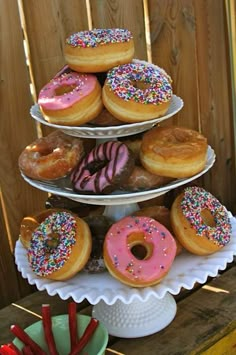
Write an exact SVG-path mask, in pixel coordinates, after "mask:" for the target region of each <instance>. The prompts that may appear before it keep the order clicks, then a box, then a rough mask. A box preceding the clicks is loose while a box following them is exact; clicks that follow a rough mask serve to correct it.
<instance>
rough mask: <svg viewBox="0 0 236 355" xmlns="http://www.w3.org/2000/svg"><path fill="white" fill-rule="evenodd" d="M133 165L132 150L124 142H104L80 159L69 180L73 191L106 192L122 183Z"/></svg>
mask: <svg viewBox="0 0 236 355" xmlns="http://www.w3.org/2000/svg"><path fill="white" fill-rule="evenodd" d="M133 167H134V159H133V156H132V152H130V151H129V149H128V148H127V147H126V145H125V144H123V143H121V142H118V141H110V142H105V143H101V144H99V145H98V146H97V147H96V148H94V149H92V150H91V152H90V153H89V154H88V155H87V156H86V157H85V158H84V159H82V160H81V161H80V163H79V164H78V165H77V167H76V168H75V169H74V170H73V172H72V174H71V182H72V185H73V188H74V190H75V191H79V192H84V193H94V194H107V193H110V192H112V191H114V190H115V189H117V188H119V186H120V185H122V183H123V181H124V180H125V179H126V178H127V177H128V176H129V175H130V173H131V171H132V169H133Z"/></svg>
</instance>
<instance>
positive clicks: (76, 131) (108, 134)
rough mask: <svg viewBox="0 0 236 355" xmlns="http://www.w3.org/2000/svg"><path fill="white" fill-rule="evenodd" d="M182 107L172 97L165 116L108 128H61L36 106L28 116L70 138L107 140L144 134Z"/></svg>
mask: <svg viewBox="0 0 236 355" xmlns="http://www.w3.org/2000/svg"><path fill="white" fill-rule="evenodd" d="M183 105H184V103H183V100H182V99H181V98H180V97H178V96H176V95H173V97H172V99H171V103H170V107H169V109H168V111H167V113H166V115H165V116H162V117H159V118H155V119H153V120H150V121H144V122H138V123H130V124H123V125H120V126H110V127H101V126H92V125H88V124H87V125H82V126H77V127H73V126H61V125H57V124H53V123H49V122H47V121H46V120H45V119H44V117H43V115H42V112H41V110H40V108H39V105H38V104H35V105H33V106H32V107H31V109H30V114H31V116H32V117H33V118H34V119H35V120H36V121H38V122H40V123H42V124H44V125H47V126H50V127H52V128H55V129H60V130H61V131H62V132H64V133H66V134H68V135H70V136H74V137H81V138H83V137H84V138H96V139H98V138H101V139H104V138H105V139H107V138H116V137H124V136H130V135H133V134H137V133H141V132H145V131H147V130H149V129H151V128H152V127H153V126H155V125H156V124H157V123H159V122H161V121H164V120H166V119H168V118H170V117H172V116H174V115H175V114H176V113H178V112H179V111H180V110H181V109H182V107H183Z"/></svg>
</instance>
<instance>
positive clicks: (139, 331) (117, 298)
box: [15, 95, 236, 338]
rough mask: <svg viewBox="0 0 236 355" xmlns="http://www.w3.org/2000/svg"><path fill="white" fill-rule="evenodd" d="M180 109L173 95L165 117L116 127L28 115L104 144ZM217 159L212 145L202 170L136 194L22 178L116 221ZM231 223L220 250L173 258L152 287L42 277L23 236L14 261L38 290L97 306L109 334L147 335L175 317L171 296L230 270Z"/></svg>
mask: <svg viewBox="0 0 236 355" xmlns="http://www.w3.org/2000/svg"><path fill="white" fill-rule="evenodd" d="M182 107H183V101H182V99H181V98H179V97H178V96H176V95H173V97H172V100H171V104H170V107H169V110H168V112H167V113H166V115H165V116H163V117H161V118H157V119H154V120H151V121H146V122H140V123H134V124H122V125H120V126H113V127H98V126H96V127H94V126H90V125H89V124H88V125H84V126H79V127H70V126H60V125H55V124H50V123H49V122H47V121H46V120H45V119H44V117H43V116H42V114H41V111H40V108H39V106H38V105H34V106H32V108H31V111H30V113H31V116H32V117H33V118H34V119H35V120H36V121H38V122H40V123H42V124H44V125H48V126H50V127H52V128H55V129H59V130H61V131H63V132H64V133H66V134H68V135H71V136H76V137H85V138H93V139H94V138H95V139H97V140H98V141H99V140H100V142H101V141H104V140H110V139H114V138H115V139H116V138H117V137H124V136H130V135H134V134H137V133H141V132H144V131H147V130H149V129H151V128H152V127H153V126H155V125H156V124H158V123H160V122H161V121H164V120H166V119H168V118H170V117H172V116H173V115H175V114H176V113H177V112H179V111H180V110H181V109H182ZM214 162H215V153H214V151H213V149H212V148H211V147H210V146H208V152H207V162H206V166H205V168H204V169H203V170H202V171H201V172H200V173H199V174H196V175H195V176H193V177H191V178H188V179H179V180H175V181H172V182H171V183H169V184H167V185H165V186H163V187H161V188H158V189H152V190H148V191H140V192H132V193H129V192H126V191H115V192H114V193H112V194H110V195H87V194H86V195H83V194H78V193H75V192H74V191H73V189H72V186H71V184H70V181H69V180H68V179H66V178H65V179H60V180H57V181H54V182H48V181H36V180H32V179H30V178H28V177H26V176H25V175H24V174H23V173H22V177H23V178H24V180H25V181H26V182H28V183H29V184H30V185H32V186H34V187H35V188H37V189H40V190H43V191H46V192H49V193H52V194H56V195H59V196H65V197H67V198H69V199H71V200H74V201H77V202H82V203H86V204H95V205H103V206H106V207H105V211H104V214H105V215H107V216H109V217H111V218H113V220H118V219H120V218H122V217H124V216H126V215H129V214H131V213H132V212H134V211H136V210H137V209H138V204H137V203H138V202H141V201H146V200H149V199H152V198H155V197H157V196H160V195H162V194H165V193H167V192H168V191H170V190H172V189H174V188H177V187H179V186H181V185H184V184H187V183H189V182H190V181H192V180H194V179H197V178H198V177H200V176H201V175H203V174H205V173H206V172H207V171H208V170H209V169H210V168H211V167H212V165H213V164H214ZM231 223H232V225H233V228H234V233H233V238H232V240H231V242H230V243H229V244H228V245H227V246H226V247H225V248H224V249H223V250H222V251H219V252H218V253H216V254H213V255H211V256H208V257H199V256H196V255H190V254H188V253H187V252H184V253H181V255H179V256H178V257H176V258H175V260H174V263H173V265H172V267H171V269H170V271H169V273H168V274H167V276H166V277H165V278H164V279H163V280H162V281H161V282H160V283H159V284H158V285H156V286H153V287H145V288H132V287H128V286H126V285H124V284H122V283H120V282H119V281H118V280H116V279H115V278H113V277H112V276H111V275H110V274H109V273H108V272H104V273H101V274H95V275H93V274H88V273H86V272H83V271H82V272H80V273H78V274H77V275H76V276H74V277H73V278H71V279H69V280H67V281H64V282H59V281H52V280H48V279H44V278H39V277H37V276H36V275H35V274H34V273H33V272H32V270H31V267H30V265H29V263H28V259H27V251H26V249H25V248H24V247H23V246H22V244H21V242H20V241H19V240H18V241H17V243H16V248H15V261H16V264H17V267H18V270H19V271H20V272H21V274H22V276H23V277H24V278H26V279H27V280H28V282H29V283H30V284H34V285H36V287H37V288H38V290H46V291H47V293H48V294H49V295H51V296H53V295H56V294H58V295H59V296H60V298H62V299H64V300H66V299H68V298H70V297H72V298H73V299H74V301H75V302H78V303H79V302H82V301H83V300H84V299H87V300H88V301H89V302H90V304H92V305H93V311H92V313H93V316H94V317H96V318H97V319H99V320H100V321H101V322H103V324H104V325H105V326H106V327H107V329H108V332H109V334H111V335H114V336H118V337H123V338H131V337H132V338H135V337H143V336H146V335H150V334H153V333H155V332H158V331H160V330H161V329H163V328H165V327H166V326H167V325H168V324H169V323H170V322H171V321H172V320H173V319H174V317H175V314H176V310H177V307H176V302H175V299H174V297H173V295H176V294H178V293H179V292H180V289H181V288H182V287H185V288H186V289H191V288H192V287H193V286H194V284H195V282H199V283H204V282H206V280H207V277H208V276H216V275H217V273H218V271H219V270H223V269H225V268H226V265H227V263H228V262H232V261H233V255H234V254H235V251H236V228H235V220H234V219H233V218H232V216H231Z"/></svg>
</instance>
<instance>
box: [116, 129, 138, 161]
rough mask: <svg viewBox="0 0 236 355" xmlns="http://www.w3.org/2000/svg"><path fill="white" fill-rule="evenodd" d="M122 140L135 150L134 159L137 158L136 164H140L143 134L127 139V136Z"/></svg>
mask: <svg viewBox="0 0 236 355" xmlns="http://www.w3.org/2000/svg"><path fill="white" fill-rule="evenodd" d="M120 140H121V142H122V143H124V144H125V145H127V147H128V148H129V149H130V150H131V152H133V155H134V159H135V164H136V165H140V158H139V155H140V149H141V144H142V136H140V134H137V135H134V136H131V137H130V138H128V139H127V137H125V138H120Z"/></svg>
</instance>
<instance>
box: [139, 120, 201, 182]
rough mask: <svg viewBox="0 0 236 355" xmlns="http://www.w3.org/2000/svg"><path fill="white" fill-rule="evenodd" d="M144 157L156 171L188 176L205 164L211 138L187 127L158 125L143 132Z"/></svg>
mask: <svg viewBox="0 0 236 355" xmlns="http://www.w3.org/2000/svg"><path fill="white" fill-rule="evenodd" d="M140 160H141V163H142V165H143V167H144V168H145V169H146V170H148V171H150V172H151V173H153V174H157V175H161V176H169V177H172V178H187V177H190V176H193V175H195V174H197V173H199V172H200V171H201V170H202V169H203V168H204V167H205V164H206V160H207V139H206V138H205V137H204V136H203V135H202V134H200V133H199V132H197V131H194V130H191V129H188V128H184V127H177V126H170V127H154V128H152V129H151V130H150V131H148V132H145V134H144V135H143V139H142V144H141V150H140Z"/></svg>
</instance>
